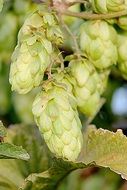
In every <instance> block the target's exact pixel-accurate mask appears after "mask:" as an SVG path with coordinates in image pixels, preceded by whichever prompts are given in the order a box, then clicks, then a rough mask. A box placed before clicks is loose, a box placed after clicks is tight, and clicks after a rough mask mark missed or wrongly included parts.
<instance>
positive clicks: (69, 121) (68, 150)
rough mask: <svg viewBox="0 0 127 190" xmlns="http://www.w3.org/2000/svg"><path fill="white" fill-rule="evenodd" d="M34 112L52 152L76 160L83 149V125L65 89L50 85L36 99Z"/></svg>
mask: <svg viewBox="0 0 127 190" xmlns="http://www.w3.org/2000/svg"><path fill="white" fill-rule="evenodd" d="M32 111H33V114H34V117H35V120H36V123H37V125H38V126H39V128H40V131H41V132H42V134H43V136H44V139H45V142H46V143H47V145H48V147H49V149H50V150H51V152H53V153H54V154H56V156H58V157H63V158H66V159H68V160H72V161H73V160H75V159H76V158H77V157H78V155H79V153H80V151H81V146H82V134H81V123H80V120H79V117H78V114H77V110H76V105H74V104H71V101H70V97H69V94H68V92H67V91H66V89H64V87H62V86H60V84H59V85H58V86H56V85H53V83H50V84H48V86H47V87H46V88H45V91H42V92H41V93H40V94H38V95H37V97H36V98H35V101H34V103H33V110H32Z"/></svg>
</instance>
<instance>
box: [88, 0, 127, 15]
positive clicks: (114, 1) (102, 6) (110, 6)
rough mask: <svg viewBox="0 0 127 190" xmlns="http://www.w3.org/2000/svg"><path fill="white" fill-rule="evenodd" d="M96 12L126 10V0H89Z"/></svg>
mask: <svg viewBox="0 0 127 190" xmlns="http://www.w3.org/2000/svg"><path fill="white" fill-rule="evenodd" d="M90 2H91V4H92V8H93V10H94V11H95V12H96V13H108V12H118V11H123V10H127V0H103V1H102V0H90Z"/></svg>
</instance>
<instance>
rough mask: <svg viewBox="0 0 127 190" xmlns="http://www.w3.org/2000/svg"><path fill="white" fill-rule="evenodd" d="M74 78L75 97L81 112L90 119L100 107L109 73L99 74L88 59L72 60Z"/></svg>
mask: <svg viewBox="0 0 127 190" xmlns="http://www.w3.org/2000/svg"><path fill="white" fill-rule="evenodd" d="M69 67H70V70H71V71H70V72H71V75H72V76H73V77H74V79H75V82H74V83H73V85H74V95H75V97H76V99H77V104H78V108H79V110H80V111H81V112H82V113H84V114H85V115H86V116H88V117H92V116H93V115H95V114H96V113H97V111H98V109H99V107H100V102H101V95H102V93H103V92H104V90H105V87H106V84H107V79H108V74H109V72H108V71H105V72H103V73H100V74H99V73H98V72H97V71H96V69H95V68H94V66H93V65H92V64H91V63H90V62H89V61H88V60H86V59H81V60H72V61H71V62H70V64H69Z"/></svg>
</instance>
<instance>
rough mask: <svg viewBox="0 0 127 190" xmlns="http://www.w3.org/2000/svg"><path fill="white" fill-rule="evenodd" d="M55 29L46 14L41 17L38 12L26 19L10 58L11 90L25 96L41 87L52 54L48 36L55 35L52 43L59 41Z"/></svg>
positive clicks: (53, 21) (51, 19)
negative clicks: (35, 88)
mask: <svg viewBox="0 0 127 190" xmlns="http://www.w3.org/2000/svg"><path fill="white" fill-rule="evenodd" d="M55 26H56V30H55ZM57 28H58V27H57V24H56V22H55V19H54V17H53V15H52V14H49V13H44V16H42V15H41V13H40V12H36V13H34V14H32V15H31V16H30V17H28V18H27V19H26V21H25V23H24V25H23V26H22V28H21V30H20V32H19V36H18V45H17V47H16V48H15V51H14V53H13V55H12V64H11V69H10V83H11V85H12V90H16V91H17V92H18V93H20V94H25V93H27V92H29V91H30V90H31V89H32V88H34V87H36V86H39V85H40V83H41V82H42V80H43V75H44V72H45V70H46V68H47V67H48V66H49V64H50V63H51V55H52V53H53V46H52V43H51V41H50V38H51V36H52V35H53V36H54V37H53V38H52V42H53V43H56V44H59V43H60V42H61V41H60V40H61V38H60V37H59V35H57V34H58V33H57V32H56V31H57ZM57 37H58V40H57Z"/></svg>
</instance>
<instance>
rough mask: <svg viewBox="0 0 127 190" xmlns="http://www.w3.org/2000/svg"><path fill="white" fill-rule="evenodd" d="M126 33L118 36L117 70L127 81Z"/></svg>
mask: <svg viewBox="0 0 127 190" xmlns="http://www.w3.org/2000/svg"><path fill="white" fill-rule="evenodd" d="M126 50H127V33H126V32H121V33H119V34H118V68H119V70H120V71H121V74H122V76H123V77H124V78H125V79H127V53H126Z"/></svg>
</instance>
